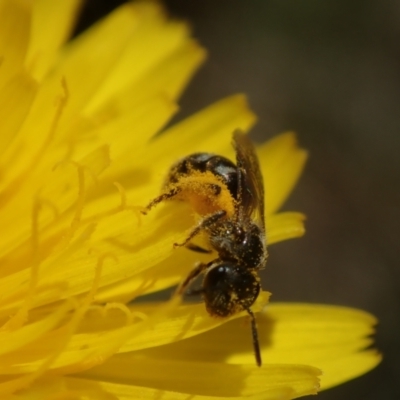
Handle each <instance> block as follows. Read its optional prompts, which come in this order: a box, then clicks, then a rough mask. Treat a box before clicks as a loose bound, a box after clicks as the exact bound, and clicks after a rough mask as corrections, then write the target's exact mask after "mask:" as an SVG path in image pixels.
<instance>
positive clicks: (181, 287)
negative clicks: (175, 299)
mask: <svg viewBox="0 0 400 400" xmlns="http://www.w3.org/2000/svg"><path fill="white" fill-rule="evenodd" d="M213 262H214V261H212V262H211V263H207V264H204V263H196V265H195V267H194V268H193V269H192V271H191V272H190V274H189V275H188V276H187V277H186V279H185V280H184V281H183V282H181V283H180V285H179V286H178V287H177V288H176V290H175V293H174V296H182V295H183V294H184V293H185V291H186V289H187V288H188V287H189V285H190V284H191V283H192V282H193V281H194V280H195V279H196V278H197V277H198V276H199V275H200V274H201V273H202V272H203V271H205V270H206V269H207V268H209V266H210V265H211V264H212V263H213Z"/></svg>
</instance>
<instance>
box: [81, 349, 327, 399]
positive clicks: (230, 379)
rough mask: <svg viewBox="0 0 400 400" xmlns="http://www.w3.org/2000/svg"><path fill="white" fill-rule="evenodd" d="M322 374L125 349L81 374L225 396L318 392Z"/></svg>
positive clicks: (313, 370)
mask: <svg viewBox="0 0 400 400" xmlns="http://www.w3.org/2000/svg"><path fill="white" fill-rule="evenodd" d="M155 368H157V371H160V374H157V372H156V370H155ZM161 371H162V372H161ZM319 374H320V372H319V371H318V370H317V369H316V368H312V367H307V366H302V365H283V364H281V365H271V364H268V365H265V366H264V367H262V368H259V367H257V366H256V365H253V366H250V365H229V364H223V363H207V362H184V361H176V360H173V359H170V360H162V359H159V358H157V359H147V358H143V357H137V356H136V355H135V353H125V354H119V355H116V356H115V357H113V358H112V359H110V360H108V361H106V362H105V363H104V364H103V365H101V366H98V367H95V368H93V369H92V370H90V371H87V372H84V373H81V374H79V375H78V376H80V377H84V378H91V379H96V380H103V381H110V382H116V383H124V384H131V385H133V386H144V387H155V388H157V389H159V390H162V391H164V390H167V391H176V392H183V393H188V394H198V395H203V396H222V397H224V396H226V397H228V396H232V397H235V396H251V395H255V394H259V393H262V392H264V391H268V390H274V389H279V388H281V387H284V388H287V387H289V388H291V389H292V390H293V392H294V397H299V396H305V395H307V394H315V393H316V392H317V390H318V386H319V385H318V375H319Z"/></svg>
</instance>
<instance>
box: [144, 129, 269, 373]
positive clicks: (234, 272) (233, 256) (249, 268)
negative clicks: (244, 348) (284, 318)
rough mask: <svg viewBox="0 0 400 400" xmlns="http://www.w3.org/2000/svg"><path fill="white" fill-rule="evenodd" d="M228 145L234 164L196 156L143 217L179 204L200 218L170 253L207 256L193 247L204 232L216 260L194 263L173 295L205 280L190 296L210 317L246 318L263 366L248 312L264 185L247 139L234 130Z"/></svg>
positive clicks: (254, 290) (262, 250)
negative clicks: (195, 297) (161, 205)
mask: <svg viewBox="0 0 400 400" xmlns="http://www.w3.org/2000/svg"><path fill="white" fill-rule="evenodd" d="M232 144H233V147H234V150H235V152H236V164H235V163H233V162H232V161H230V160H229V159H227V158H225V157H222V156H219V155H215V154H211V153H194V154H191V155H189V156H187V157H185V158H183V159H181V160H179V161H178V162H177V163H175V164H174V165H173V166H172V167H171V169H170V171H169V174H168V177H167V180H166V182H165V185H164V190H163V192H162V193H161V194H160V195H159V196H158V197H156V198H155V199H153V200H152V201H151V202H150V203H149V204H148V205H147V207H146V209H145V211H144V213H146V212H147V211H149V210H150V209H151V208H152V207H154V206H155V205H157V204H158V203H160V202H163V201H166V200H169V199H177V200H183V201H187V202H189V203H190V204H191V206H192V207H193V209H194V210H195V211H196V212H197V213H198V214H199V215H200V216H201V219H200V221H199V222H198V223H197V225H195V226H194V227H193V228H192V230H191V231H190V233H189V234H188V236H187V238H186V239H185V240H184V241H183V242H182V243H175V244H174V247H180V246H185V247H187V248H189V249H190V250H194V251H199V252H205V253H207V252H210V253H211V250H208V249H204V248H202V247H200V246H198V245H196V244H193V243H192V242H191V241H192V239H193V238H195V237H196V236H197V235H198V234H200V233H201V232H204V233H205V234H206V236H207V238H208V242H209V246H210V247H211V249H213V250H214V251H215V252H216V253H217V255H218V257H217V258H216V259H213V260H211V261H210V262H208V263H197V264H196V265H195V267H194V268H193V270H192V271H191V272H190V273H189V275H188V276H187V277H186V278H185V279H184V280H183V281H182V282H181V283H180V285H179V286H178V288H177V289H176V292H175V294H176V295H179V296H183V295H184V294H185V293H186V292H187V291H188V289H189V287H190V285H191V284H192V282H193V281H194V280H195V279H196V278H197V277H198V276H199V275H201V274H203V275H204V278H203V283H202V286H201V288H199V289H197V290H192V291H190V294H201V295H202V297H203V300H204V302H205V306H206V309H207V311H208V313H209V314H210V315H211V316H216V317H228V316H231V315H233V314H236V313H238V312H240V311H246V312H247V313H248V314H249V316H250V319H251V330H252V340H253V347H254V353H255V359H256V363H257V365H258V366H261V364H262V361H261V352H260V346H259V340H258V332H257V323H256V319H255V316H254V313H253V312H252V310H251V306H252V305H253V304H254V302H255V301H256V299H257V297H258V295H259V293H260V290H261V285H260V278H259V275H258V271H259V270H260V269H262V268H264V266H265V264H266V261H267V248H266V234H265V215H264V185H263V179H262V174H261V170H260V166H259V162H258V158H257V154H256V152H255V148H254V146H253V144H252V142H251V141H250V139H249V138H248V137H247V136H246V135H245V134H244V133H242V132H241V131H239V130H237V131H235V132H234V133H233V140H232Z"/></svg>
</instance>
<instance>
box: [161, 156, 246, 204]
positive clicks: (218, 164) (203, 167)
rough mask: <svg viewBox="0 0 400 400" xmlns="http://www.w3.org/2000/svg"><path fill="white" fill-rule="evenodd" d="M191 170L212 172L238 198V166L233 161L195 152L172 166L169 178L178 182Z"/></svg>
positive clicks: (172, 181) (173, 181)
mask: <svg viewBox="0 0 400 400" xmlns="http://www.w3.org/2000/svg"><path fill="white" fill-rule="evenodd" d="M191 171H198V172H211V173H212V174H214V175H216V176H217V177H218V178H219V179H221V180H222V182H223V183H225V185H226V186H227V187H228V189H229V191H230V193H231V194H232V197H233V198H234V199H237V190H238V182H237V167H236V165H235V164H234V163H233V162H232V161H230V160H228V159H227V158H225V157H222V156H218V155H215V154H211V153H194V154H191V155H190V156H187V157H185V158H183V159H182V160H179V161H178V162H177V163H176V164H174V165H173V166H172V168H171V170H170V173H169V177H168V180H169V182H171V183H176V182H178V181H179V177H180V176H182V175H190V173H191Z"/></svg>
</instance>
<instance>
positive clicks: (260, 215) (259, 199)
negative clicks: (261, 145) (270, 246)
mask: <svg viewBox="0 0 400 400" xmlns="http://www.w3.org/2000/svg"><path fill="white" fill-rule="evenodd" d="M233 147H234V149H235V151H236V165H237V168H238V198H237V200H238V216H237V217H238V220H239V221H244V220H246V219H249V218H252V219H254V220H255V221H256V222H257V223H258V224H259V226H260V227H261V228H262V229H263V230H264V231H265V212H264V182H263V177H262V175H261V170H260V164H259V162H258V157H257V154H256V151H255V148H254V145H253V143H252V142H251V140H250V139H249V138H248V137H247V135H245V134H244V133H243V132H241V131H240V130H236V131H235V132H234V133H233Z"/></svg>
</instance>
